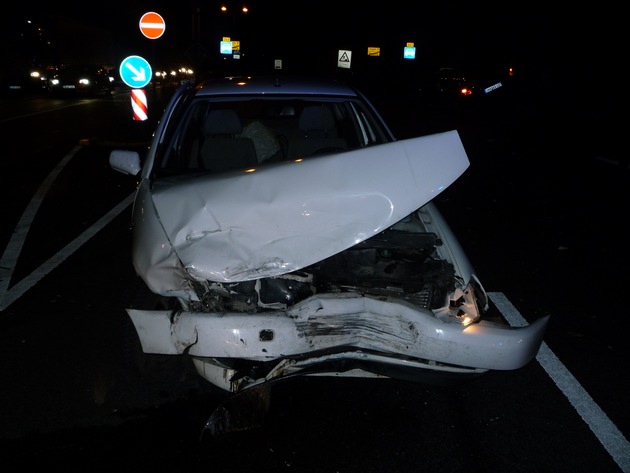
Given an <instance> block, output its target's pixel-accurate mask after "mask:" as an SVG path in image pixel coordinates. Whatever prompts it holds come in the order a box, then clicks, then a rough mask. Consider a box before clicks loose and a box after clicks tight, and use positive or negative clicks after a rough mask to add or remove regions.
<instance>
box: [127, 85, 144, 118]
mask: <svg viewBox="0 0 630 473" xmlns="http://www.w3.org/2000/svg"><path fill="white" fill-rule="evenodd" d="M131 108H132V109H133V119H134V120H141V121H144V120H146V119H147V118H148V116H147V111H148V106H147V95H146V94H145V93H144V90H142V89H131Z"/></svg>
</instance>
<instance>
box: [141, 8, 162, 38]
mask: <svg viewBox="0 0 630 473" xmlns="http://www.w3.org/2000/svg"><path fill="white" fill-rule="evenodd" d="M164 30H166V24H165V23H164V18H162V15H160V14H159V13H155V12H153V11H150V12H147V13H145V14H144V15H142V18H140V31H141V32H142V34H143V35H145V36H146V37H147V38H149V39H158V38H159V37H160V36H162V35H163V34H164Z"/></svg>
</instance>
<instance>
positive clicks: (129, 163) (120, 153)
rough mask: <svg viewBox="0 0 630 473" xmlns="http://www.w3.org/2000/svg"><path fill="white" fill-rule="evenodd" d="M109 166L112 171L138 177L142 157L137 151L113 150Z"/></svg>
mask: <svg viewBox="0 0 630 473" xmlns="http://www.w3.org/2000/svg"><path fill="white" fill-rule="evenodd" d="M109 165H110V166H111V167H112V169H114V170H116V171H119V172H122V173H123V174H131V175H132V176H136V175H137V174H138V173H140V169H142V167H141V166H140V155H139V154H138V153H137V152H136V151H127V150H113V151H112V152H111V153H110V154H109Z"/></svg>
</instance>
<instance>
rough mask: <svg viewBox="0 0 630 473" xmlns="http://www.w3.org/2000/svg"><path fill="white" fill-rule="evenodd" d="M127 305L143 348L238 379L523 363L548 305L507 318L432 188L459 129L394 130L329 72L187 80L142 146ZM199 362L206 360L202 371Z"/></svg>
mask: <svg viewBox="0 0 630 473" xmlns="http://www.w3.org/2000/svg"><path fill="white" fill-rule="evenodd" d="M110 164H111V166H112V167H113V168H114V169H115V170H118V171H121V172H123V173H126V174H131V175H134V176H138V179H139V181H138V186H137V192H136V196H135V202H134V206H133V217H132V233H133V237H132V240H133V247H132V258H133V266H134V268H135V271H136V273H137V275H138V280H139V281H140V282H141V284H142V287H141V289H140V291H141V292H144V293H145V294H148V295H150V296H151V297H144V298H139V299H137V300H140V301H145V302H143V303H134V304H131V305H130V306H129V307H128V308H127V309H126V310H127V313H128V316H129V318H130V320H131V321H132V322H133V326H134V327H135V331H136V332H137V336H138V339H139V341H140V344H141V347H142V351H143V352H144V353H145V354H147V356H150V355H157V356H161V357H165V356H166V357H167V358H170V357H173V358H177V359H179V360H182V359H184V360H189V361H191V362H192V366H194V368H195V369H194V370H193V372H195V373H198V375H200V376H201V377H202V378H204V379H205V380H207V381H208V382H210V383H211V384H212V385H215V386H218V387H219V388H221V389H222V390H224V391H226V392H228V393H239V392H243V391H244V390H247V389H248V388H251V387H254V386H260V385H263V384H265V383H268V382H270V381H272V380H278V379H283V378H287V377H291V376H298V375H299V376H306V375H329V376H354V377H357V376H358V377H382V378H396V379H404V380H413V381H419V382H430V383H443V382H449V381H457V380H464V379H468V378H470V377H474V376H478V375H480V374H483V373H485V372H487V371H489V370H515V369H519V368H521V367H523V366H524V365H526V364H527V363H528V362H529V361H530V360H532V358H533V357H534V356H535V355H536V353H537V351H538V349H539V347H540V345H541V342H542V339H543V335H544V332H545V329H546V326H547V322H548V320H547V318H546V317H545V318H541V319H538V320H536V321H534V322H533V323H532V324H530V325H527V326H524V327H511V326H509V324H507V323H506V322H504V321H503V320H502V319H501V318H500V317H496V316H495V317H489V314H488V309H489V307H490V304H489V300H488V297H487V295H486V292H485V289H484V287H483V286H482V284H481V282H480V281H479V279H478V278H477V275H476V274H475V271H474V269H473V268H472V266H471V264H470V262H469V260H468V259H467V257H466V255H465V254H464V253H463V251H462V248H461V247H460V245H459V244H458V242H457V240H456V238H455V237H454V235H453V234H452V233H451V230H450V229H449V227H448V225H447V223H446V222H445V221H444V219H443V217H442V216H441V214H440V213H439V211H438V209H437V208H436V206H435V204H434V203H433V202H432V199H434V197H436V196H437V195H438V194H440V192H442V191H443V190H444V189H446V188H447V187H448V186H449V185H450V184H451V183H452V182H453V181H455V180H456V179H457V178H458V177H459V176H460V175H461V174H462V173H463V172H464V171H465V170H466V169H467V167H468V166H469V161H468V158H467V155H466V151H465V149H464V147H463V145H462V142H461V140H460V138H459V135H458V133H457V131H454V130H453V131H448V132H443V133H438V134H433V135H428V136H421V137H417V138H412V139H406V140H396V139H395V138H394V136H393V134H392V133H391V131H390V129H389V128H388V126H387V125H386V124H385V123H384V121H383V120H382V118H381V116H380V115H379V113H378V112H377V111H376V110H375V109H374V107H373V106H372V105H371V103H370V102H369V101H368V99H366V98H365V97H364V96H363V95H362V94H361V93H360V92H358V91H357V90H355V89H353V88H352V87H350V86H348V85H344V84H343V83H339V82H335V81H320V80H301V79H300V80H298V79H291V78H282V77H280V78H268V77H260V78H257V77H254V78H252V77H231V78H225V79H222V80H214V81H205V82H200V83H197V84H194V85H193V84H190V85H184V86H182V87H181V88H180V89H179V90H178V91H177V92H176V93H175V94H174V96H173V97H172V99H171V101H170V103H169V105H168V107H167V108H166V110H165V112H164V115H163V117H162V119H161V121H160V123H159V125H158V127H157V130H156V132H155V134H154V136H153V139H152V143H151V145H150V147H149V149H148V150H147V152H146V155H145V156H144V157H143V159H141V157H140V155H139V154H138V153H137V152H134V151H129V150H115V151H112V152H111V155H110ZM195 376H196V375H195Z"/></svg>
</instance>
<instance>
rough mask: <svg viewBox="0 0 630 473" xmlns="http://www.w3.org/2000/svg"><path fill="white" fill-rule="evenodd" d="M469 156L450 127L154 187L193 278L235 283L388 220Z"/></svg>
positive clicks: (350, 240) (284, 268)
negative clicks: (448, 129)
mask: <svg viewBox="0 0 630 473" xmlns="http://www.w3.org/2000/svg"><path fill="white" fill-rule="evenodd" d="M468 165H469V161H468V157H467V155H466V151H465V150H464V147H463V145H462V142H461V140H460V138H459V135H458V133H457V131H448V132H444V133H438V134H434V135H429V136H423V137H419V138H412V139H407V140H399V141H395V142H392V143H388V144H384V145H377V146H371V147H368V148H364V149H360V150H354V151H347V152H344V153H341V154H332V155H327V156H319V157H313V158H307V159H304V160H302V161H297V162H283V163H278V164H274V165H267V166H262V167H261V168H258V169H256V170H253V171H251V172H238V173H230V174H223V175H203V176H200V177H198V178H197V179H193V180H191V179H190V178H188V179H186V180H182V181H181V182H176V183H173V181H172V179H169V182H168V185H167V184H162V183H160V182H159V181H158V182H156V183H155V185H154V187H153V191H152V196H153V200H154V205H155V208H156V211H157V214H158V216H159V218H160V220H161V223H162V225H163V228H164V230H165V232H166V234H167V236H168V238H169V240H170V242H171V244H172V245H173V247H174V249H175V251H176V252H177V254H178V256H179V258H180V260H181V261H182V263H183V264H184V266H185V267H186V269H187V271H188V272H189V273H190V275H191V276H192V277H193V278H195V279H197V280H206V279H207V280H211V281H217V282H238V281H246V280H252V279H257V278H261V277H272V276H279V275H282V274H285V273H288V272H291V271H295V270H298V269H301V268H304V267H306V266H309V265H311V264H313V263H316V262H318V261H321V260H323V259H325V258H328V257H330V256H332V255H334V254H336V253H339V252H340V251H343V250H345V249H347V248H349V247H351V246H354V245H356V244H357V243H359V242H361V241H363V240H366V239H368V238H370V237H371V236H373V235H375V234H377V233H379V232H381V231H383V230H385V229H386V228H388V227H390V226H391V225H393V224H394V223H396V222H397V221H399V220H400V219H402V218H403V217H405V216H406V215H408V214H410V213H411V212H413V211H415V210H416V209H418V208H420V207H421V206H423V205H424V204H426V203H427V202H428V201H430V200H431V199H433V198H434V197H435V196H437V195H438V194H439V193H440V192H442V191H443V190H444V189H446V188H447V187H448V186H449V185H450V184H451V183H452V182H453V181H455V180H456V179H457V178H458V177H459V176H460V175H461V174H462V173H463V172H464V171H465V170H466V168H467V167H468Z"/></svg>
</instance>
